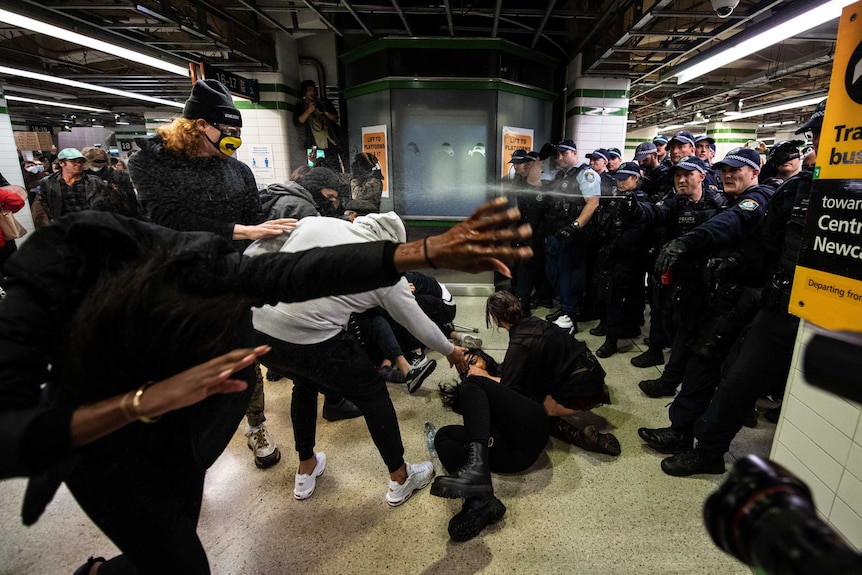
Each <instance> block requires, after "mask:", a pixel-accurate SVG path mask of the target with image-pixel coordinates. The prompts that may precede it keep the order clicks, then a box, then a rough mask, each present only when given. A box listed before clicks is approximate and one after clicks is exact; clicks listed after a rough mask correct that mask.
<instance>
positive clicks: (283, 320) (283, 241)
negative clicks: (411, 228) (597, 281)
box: [245, 212, 455, 355]
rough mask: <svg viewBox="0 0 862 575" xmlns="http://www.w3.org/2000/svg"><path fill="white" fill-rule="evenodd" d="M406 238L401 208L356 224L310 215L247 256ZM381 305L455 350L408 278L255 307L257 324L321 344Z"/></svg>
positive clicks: (433, 344)
mask: <svg viewBox="0 0 862 575" xmlns="http://www.w3.org/2000/svg"><path fill="white" fill-rule="evenodd" d="M406 239H407V232H406V230H405V228H404V223H403V222H402V221H401V218H399V217H398V215H397V214H396V213H395V212H389V213H385V214H369V215H367V216H362V217H359V218H356V220H355V222H354V223H352V224H351V223H350V222H348V221H346V220H340V219H336V218H307V219H304V220H302V221H300V222H299V223H298V224H297V225H296V228H295V229H294V230H293V232H291V233H290V234H289V235H287V234H285V235H284V236H282V237H280V238H275V239H271V240H261V241H257V242H254V243H253V244H252V245H251V246H249V247H248V249H247V250H246V251H245V255H247V256H252V257H253V256H256V255H259V254H261V253H268V252H275V251H281V252H288V253H290V252H299V251H304V250H307V249H311V248H314V247H324V246H335V245H341V244H352V243H361V242H374V241H380V240H386V241H393V242H399V243H403V242H404V241H406ZM378 306H379V307H382V308H383V309H385V310H386V311H387V312H389V315H391V316H392V318H393V319H394V320H395V321H397V322H398V323H400V324H401V325H403V326H404V327H405V328H407V330H408V331H409V332H410V333H411V334H413V336H414V337H416V339H418V340H419V341H421V342H422V343H424V344H425V345H426V346H428V347H430V348H431V349H433V350H434V351H438V352H440V353H442V354H443V355H449V354H450V353H452V351H453V350H454V349H455V346H454V345H452V343H451V342H450V341H449V340H448V339H446V337H445V336H444V335H443V334H442V333H441V332H440V329H439V328H438V327H437V326H436V325H435V324H434V322H433V321H431V319H430V318H429V317H428V316H427V315H425V313H424V312H423V311H422V308H420V307H419V304H418V303H416V298H415V297H413V293H412V292H411V291H410V286H409V284H408V283H407V280H406V279H405V278H403V277H402V278H401V279H400V280H399V281H398V282H397V283H396V284H395V285H392V286H388V287H384V288H379V289H376V290H372V291H367V292H362V293H357V294H351V295H344V296H331V297H324V298H317V299H313V300H309V301H304V302H299V303H279V304H277V305H275V306H269V305H267V306H264V307H262V308H254V310H253V314H254V328H255V329H256V330H258V331H260V332H263V333H265V334H267V335H269V336H271V337H274V338H276V339H280V340H282V341H286V342H289V343H293V344H301V345H308V344H313V343H321V342H323V341H326V340H328V339H330V338H332V337H335V336H336V335H338V334H339V333H341V332H342V331H346V329H347V322H348V321H349V319H350V314H351V313H354V312H355V313H361V312H363V311H365V310H368V309H371V308H373V307H378Z"/></svg>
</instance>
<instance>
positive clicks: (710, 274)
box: [703, 257, 739, 285]
mask: <svg viewBox="0 0 862 575" xmlns="http://www.w3.org/2000/svg"><path fill="white" fill-rule="evenodd" d="M738 266H739V262H738V261H737V260H736V258H734V257H726V258H709V259H708V260H706V265H705V266H704V267H703V281H704V283H706V284H707V285H712V284H714V283H715V282H717V281H718V280H721V279H723V278H725V277H727V275H728V274H729V273H730V272H731V271H732V270H734V269H736V267H738Z"/></svg>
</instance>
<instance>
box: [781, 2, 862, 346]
mask: <svg viewBox="0 0 862 575" xmlns="http://www.w3.org/2000/svg"><path fill="white" fill-rule="evenodd" d="M816 170H817V171H816V172H815V173H816V174H817V175H816V178H817V179H815V180H814V182H813V184H812V188H811V199H810V201H809V204H808V215H807V217H806V220H805V230H804V232H803V238H802V248H801V250H800V253H799V260H798V262H797V266H796V273H795V275H794V278H793V291H792V293H791V298H790V307H789V311H790V313H792V314H794V315H797V316H799V317H801V318H803V319H806V320H808V321H810V322H812V323H815V324H817V325H819V326H821V327H824V328H826V329H831V330H839V331H862V2H857V3H856V4H853V5H851V6H848V7H847V8H845V9H844V11H843V13H842V14H841V20H840V23H839V26H838V42H837V45H836V48H835V59H834V61H833V64H832V77H831V80H830V84H829V99H828V101H827V104H826V113H825V115H824V116H823V128H822V129H821V132H820V144H819V147H818V149H817V169H816Z"/></svg>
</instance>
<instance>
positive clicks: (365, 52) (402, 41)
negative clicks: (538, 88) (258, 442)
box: [340, 38, 559, 66]
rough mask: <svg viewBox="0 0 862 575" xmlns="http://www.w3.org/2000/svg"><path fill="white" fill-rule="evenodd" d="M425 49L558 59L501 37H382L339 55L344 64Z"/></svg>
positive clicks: (545, 60)
mask: <svg viewBox="0 0 862 575" xmlns="http://www.w3.org/2000/svg"><path fill="white" fill-rule="evenodd" d="M392 48H394V49H423V48H425V49H427V48H433V49H435V50H500V51H503V52H508V53H509V54H514V55H516V56H521V57H522V58H525V59H527V60H531V61H533V62H537V63H540V64H547V65H550V66H553V65H556V64H557V63H558V62H559V60H557V59H555V58H550V57H548V56H546V55H544V54H542V53H540V52H536V51H534V50H529V49H527V48H524V47H522V46H518V45H517V44H513V43H512V42H509V41H508V40H503V39H501V38H471V39H466V38H383V39H380V40H375V41H374V42H369V43H368V44H365V45H364V46H360V47H359V48H356V49H355V50H351V51H350V52H347V53H346V54H342V55H341V57H340V58H341V61H342V62H343V63H344V64H350V63H352V62H355V61H356V60H358V59H360V58H364V57H365V56H369V55H371V54H374V53H376V52H381V51H383V50H389V49H392Z"/></svg>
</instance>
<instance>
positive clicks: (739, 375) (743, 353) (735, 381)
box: [694, 309, 799, 455]
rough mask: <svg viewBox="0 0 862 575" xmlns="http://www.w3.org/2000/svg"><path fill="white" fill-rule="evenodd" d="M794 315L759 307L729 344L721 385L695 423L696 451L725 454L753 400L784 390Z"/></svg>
mask: <svg viewBox="0 0 862 575" xmlns="http://www.w3.org/2000/svg"><path fill="white" fill-rule="evenodd" d="M798 327H799V318H797V317H795V316H792V315H790V314H788V313H786V312H783V311H779V310H768V309H762V310H760V311H759V312H758V313H757V315H756V316H754V319H753V320H752V322H751V323H750V324H749V325H748V326H746V328H745V331H744V332H743V334H742V335H741V336H740V337H739V338H737V340H736V341H735V342H734V346H733V349H732V350H731V352H730V355H729V356H728V358H727V360H725V362H724V366H723V374H722V378H721V383H719V385H718V389H717V390H716V391H715V395H713V397H712V402H711V403H710V404H709V407H708V408H707V410H706V412H705V413H704V414H703V415H702V416H701V417H699V418H698V420H697V422H696V423H695V426H694V434H695V437H696V438H697V447H698V449H704V450H707V451H711V452H715V453H719V454H722V455H723V454H724V453H725V452H726V451H728V450H729V449H730V443H731V441H733V438H734V437H735V436H736V434H737V433H738V432H739V430H740V429H741V428H742V422H743V420H744V419H745V417H746V416H747V415H748V414H749V413H751V410H752V409H754V405H755V403H756V402H757V399H758V398H760V397H764V396H766V395H768V394H770V393H776V392H778V391H779V390H781V389H783V387H784V384H785V383H786V381H787V374H788V373H789V372H790V362H791V359H792V357H793V347H794V344H795V341H796V330H797V328H798Z"/></svg>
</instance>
